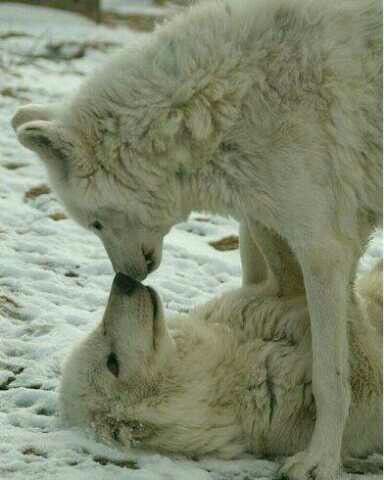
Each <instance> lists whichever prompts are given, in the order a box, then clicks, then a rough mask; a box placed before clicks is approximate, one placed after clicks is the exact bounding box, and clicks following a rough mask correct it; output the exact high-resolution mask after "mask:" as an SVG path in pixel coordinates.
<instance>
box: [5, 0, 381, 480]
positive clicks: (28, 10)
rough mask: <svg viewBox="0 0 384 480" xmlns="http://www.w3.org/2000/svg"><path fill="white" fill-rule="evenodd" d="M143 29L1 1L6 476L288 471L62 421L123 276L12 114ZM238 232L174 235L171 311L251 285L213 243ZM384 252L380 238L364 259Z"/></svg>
mask: <svg viewBox="0 0 384 480" xmlns="http://www.w3.org/2000/svg"><path fill="white" fill-rule="evenodd" d="M112 3H113V2H112V1H109V4H112ZM117 3H123V2H116V4H117ZM135 3H136V5H137V4H138V2H135ZM146 3H147V4H149V3H150V2H146ZM157 8H159V7H157ZM151 13H152V12H151ZM140 35H143V34H138V33H135V34H134V33H132V32H131V31H129V30H128V29H126V28H123V27H115V28H112V27H109V28H108V27H106V26H95V25H94V24H92V23H91V22H89V21H88V20H86V19H84V18H82V17H79V16H75V15H72V14H68V13H63V12H59V11H50V10H47V9H42V8H37V7H34V8H33V7H26V6H15V5H11V4H0V112H1V116H0V478H1V479H2V480H6V479H12V480H26V479H28V480H34V479H52V480H53V479H54V480H61V479H62V480H64V479H65V480H69V479H70V480H80V479H85V480H86V479H93V480H98V479H100V480H109V479H111V480H112V479H113V480H118V479H123V478H124V479H127V480H136V479H137V480H160V479H175V480H176V479H177V480H214V479H223V480H225V479H228V480H229V479H231V480H232V479H236V480H246V479H248V480H250V479H260V480H261V479H264V480H266V479H271V478H273V476H274V473H275V471H276V468H277V466H276V465H275V464H274V463H271V462H267V461H260V460H255V459H253V458H251V457H248V458H244V459H241V460H238V461H234V462H223V461H218V460H215V459H212V458H211V459H205V460H203V461H200V462H194V461H191V460H188V459H184V458H180V457H167V456H161V455H158V454H148V453H138V452H137V451H132V452H131V453H130V454H129V455H127V454H122V453H120V452H118V451H116V450H112V449H110V448H107V447H106V446H104V445H102V444H100V443H97V442H96V441H95V440H93V439H92V438H91V437H90V436H87V435H86V434H85V433H84V432H79V431H72V430H64V429H63V428H62V427H61V426H60V424H59V422H58V418H57V393H56V388H57V386H58V383H59V377H60V365H61V363H62V361H63V359H64V358H65V356H66V354H67V352H68V350H69V349H70V348H71V347H72V345H73V344H74V342H76V341H77V340H78V339H79V338H81V337H82V336H84V335H85V334H86V333H87V332H88V331H89V330H90V329H92V328H93V327H94V325H95V324H96V322H98V321H99V320H100V318H101V316H102V312H103V309H104V306H105V303H106V299H107V295H108V291H109V288H110V284H111V281H112V276H113V274H112V269H111V266H110V263H109V261H108V259H107V257H106V254H105V253H104V250H103V247H102V245H101V244H100V243H99V241H98V239H97V238H96V237H95V236H94V235H92V234H90V233H87V232H85V231H84V230H82V229H80V227H78V226H77V225H76V224H75V223H74V222H72V221H71V220H70V219H67V218H66V216H65V214H64V212H63V209H62V207H61V206H60V204H59V203H58V202H57V200H56V198H55V196H54V195H53V194H52V193H51V192H50V190H49V188H47V187H46V176H45V170H44V168H43V166H42V165H41V163H40V162H39V161H38V160H37V159H36V158H35V156H34V155H33V154H32V153H30V152H28V151H27V150H25V149H23V148H22V147H21V146H19V145H18V144H17V142H16V140H15V136H14V134H13V132H12V130H11V127H10V124H9V122H10V118H11V117H12V114H13V112H14V111H15V109H16V108H17V107H18V106H19V105H21V104H24V103H27V102H41V103H46V102H49V101H55V100H58V99H61V98H62V97H63V96H64V95H66V94H68V93H70V92H71V91H73V89H74V88H76V86H77V85H78V84H79V83H80V81H81V80H82V78H83V77H84V76H85V75H86V74H87V73H88V72H89V71H90V70H92V69H93V68H94V67H95V66H96V65H97V64H98V63H99V62H101V61H103V59H104V58H105V57H106V56H107V55H109V54H110V53H111V52H112V51H113V50H115V49H116V48H118V47H119V46H120V45H123V44H127V43H129V42H134V41H140ZM236 233H237V225H236V223H235V222H234V221H232V220H228V219H223V218H220V217H212V216H207V215H203V214H195V215H193V216H192V217H191V219H190V220H189V221H188V222H186V223H185V224H182V225H179V226H177V227H176V228H175V229H174V230H173V231H172V232H171V233H170V234H169V236H168V237H167V239H166V242H165V255H164V260H163V263H162V266H161V269H160V270H159V271H158V272H156V273H155V274H154V275H152V276H151V278H150V283H151V284H153V285H154V286H155V287H156V288H157V289H158V290H159V292H160V294H161V295H162V298H163V301H164V303H165V305H166V308H167V310H168V311H188V310H189V309H190V308H191V307H192V306H193V305H195V304H197V303H202V302H205V301H206V300H208V299H210V298H212V297H213V296H214V295H216V294H218V293H220V292H222V291H223V290H225V289H230V288H234V287H236V286H238V285H239V284H240V261H239V255H238V251H237V250H233V251H225V252H219V251H217V250H215V249H214V248H212V247H211V246H210V245H209V242H211V241H213V240H218V239H221V238H223V237H227V236H229V235H233V234H236ZM380 251H381V243H380V241H379V240H377V241H376V243H375V244H373V245H372V247H371V251H370V255H369V256H368V257H366V258H365V262H364V264H363V268H370V264H371V263H372V262H373V261H374V257H377V256H379V255H380ZM357 478H364V479H368V478H369V479H376V478H377V479H378V478H381V477H379V476H366V477H357Z"/></svg>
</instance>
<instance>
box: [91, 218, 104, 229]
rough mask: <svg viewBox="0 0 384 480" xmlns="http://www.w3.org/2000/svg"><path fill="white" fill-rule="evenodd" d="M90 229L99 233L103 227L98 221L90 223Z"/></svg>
mask: <svg viewBox="0 0 384 480" xmlns="http://www.w3.org/2000/svg"><path fill="white" fill-rule="evenodd" d="M92 227H93V228H94V229H95V230H99V231H100V230H102V229H103V225H102V224H101V223H100V222H99V221H98V220H96V221H95V222H93V223H92Z"/></svg>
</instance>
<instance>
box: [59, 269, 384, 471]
mask: <svg viewBox="0 0 384 480" xmlns="http://www.w3.org/2000/svg"><path fill="white" fill-rule="evenodd" d="M256 292H257V290H256V289H255V288H254V287H243V288H242V289H240V290H239V291H236V292H233V293H228V294H225V295H224V296H223V297H222V298H220V299H216V300H213V301H211V302H210V303H208V304H207V305H205V306H202V307H200V308H198V309H197V310H196V311H194V312H193V313H191V314H190V315H188V316H176V317H174V318H172V319H170V320H168V321H166V320H165V319H164V316H163V311H162V307H161V303H160V300H159V297H158V296H157V295H156V293H155V292H154V291H153V290H152V289H150V288H149V287H144V286H143V285H142V284H141V283H139V282H136V281H135V280H132V279H131V278H130V277H126V276H124V275H122V274H118V275H117V276H116V277H115V280H114V282H113V286H112V291H111V294H110V298H109V303H108V306H107V309H106V312H105V315H104V318H103V321H102V322H101V323H100V324H99V325H98V326H97V327H96V328H95V329H94V331H93V332H91V333H90V334H89V335H88V337H87V338H85V339H84V340H83V341H82V342H81V343H80V344H79V345H78V346H77V347H76V348H75V349H74V350H73V351H72V353H71V354H70V356H69V358H68V360H67V362H66V364H65V367H64V371H63V378H62V383H61V390H60V406H61V413H62V415H63V417H64V418H65V419H66V421H67V422H69V423H70V424H72V425H76V426H81V427H87V428H91V429H92V430H94V431H96V433H97V434H98V436H99V437H100V438H101V439H102V440H104V441H106V442H108V443H111V442H112V443H113V444H115V445H116V446H120V448H129V447H130V446H140V447H141V448H151V449H157V450H161V451H166V452H178V453H182V454H186V455H192V456H200V455H204V454H209V453H213V454H215V455H218V456H221V457H224V458H234V457H236V456H237V455H239V454H241V453H242V452H252V453H254V454H256V455H257V456H262V457H276V456H286V455H291V454H294V453H296V452H298V451H300V450H302V449H303V448H305V445H306V444H307V443H308V441H309V440H310V437H311V434H312V431H313V428H314V422H315V417H316V408H315V402H314V398H313V393H312V382H311V377H312V373H311V372H312V368H311V363H312V362H311V358H312V354H311V338H310V337H311V335H310V323H309V316H308V310H307V307H306V303H305V300H304V298H303V297H292V298H290V299H279V298H277V297H268V296H264V297H258V296H257V294H256ZM356 293H357V295H356V297H355V299H354V301H356V302H357V303H358V307H359V312H360V313H359V314H358V315H357V314H356V312H357V310H356V309H353V310H350V312H349V317H348V330H349V343H350V351H351V356H350V365H351V383H352V404H351V409H350V411H349V417H348V420H347V425H346V430H345V435H344V439H343V449H342V452H343V460H344V463H345V465H346V467H348V468H349V469H353V470H354V471H360V472H365V471H373V468H372V467H376V469H379V468H380V466H381V465H380V463H377V465H376V466H375V465H374V464H371V463H369V462H368V463H366V464H365V461H364V460H363V459H362V458H364V457H366V456H367V455H370V454H372V453H373V452H377V451H380V450H381V441H382V434H381V425H382V418H381V408H382V381H381V378H382V366H381V355H380V344H381V341H380V338H379V336H380V335H379V333H378V330H379V325H381V321H382V304H381V301H382V286H381V273H380V271H379V268H376V269H375V270H373V271H372V272H371V273H369V274H367V275H365V276H364V277H362V278H361V280H360V283H359V284H358V286H357V292H356Z"/></svg>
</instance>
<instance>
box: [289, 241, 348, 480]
mask: <svg viewBox="0 0 384 480" xmlns="http://www.w3.org/2000/svg"><path fill="white" fill-rule="evenodd" d="M296 252H297V255H298V258H299V261H300V263H301V265H302V270H303V274H304V281H305V287H306V292H307V301H308V306H309V312H310V318H311V334H312V352H313V353H312V355H313V358H312V386H313V392H314V396H315V401H316V423H315V428H314V431H313V434H312V439H311V442H310V445H309V446H308V448H307V449H306V450H305V451H304V452H300V453H298V454H297V455H295V456H293V457H291V458H289V459H288V460H287V462H286V463H285V465H284V466H283V468H282V470H281V473H282V474H283V475H285V477H286V478H289V479H290V480H307V479H309V478H310V479H314V480H335V479H338V478H339V477H340V474H341V460H340V459H341V446H342V438H343V432H344V427H345V422H346V419H347V416H348V410H349V405H350V385H349V369H348V338H347V304H348V301H349V298H350V294H351V291H350V288H351V287H350V285H351V284H350V280H351V278H352V275H353V273H354V268H355V265H356V261H357V258H356V252H355V250H354V249H353V248H351V244H350V243H349V244H348V241H345V242H340V240H339V239H338V240H335V239H334V238H324V237H323V238H322V239H321V241H320V242H319V243H318V246H316V247H313V248H311V247H310V248H308V246H305V247H304V248H302V249H296Z"/></svg>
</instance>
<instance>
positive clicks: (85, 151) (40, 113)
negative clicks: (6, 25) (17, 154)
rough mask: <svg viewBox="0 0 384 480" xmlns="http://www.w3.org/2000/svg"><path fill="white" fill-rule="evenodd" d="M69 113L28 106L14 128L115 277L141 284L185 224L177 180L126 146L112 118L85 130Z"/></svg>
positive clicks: (16, 118)
mask: <svg viewBox="0 0 384 480" xmlns="http://www.w3.org/2000/svg"><path fill="white" fill-rule="evenodd" d="M69 112H70V109H68V108H66V107H64V106H63V105H52V106H49V107H43V106H40V105H29V106H26V107H22V108H20V109H19V110H18V111H17V113H16V115H15V116H14V118H13V127H14V129H15V130H16V132H17V137H18V140H19V141H20V143H21V144H22V145H24V146H25V147H27V148H29V149H30V150H32V151H34V152H36V153H37V154H38V155H39V157H40V158H41V159H42V160H43V161H44V163H45V165H46V167H47V169H48V174H49V178H50V183H51V185H52V187H53V188H54V190H55V191H56V193H57V194H58V196H59V198H60V199H61V201H62V202H63V203H64V205H65V207H66V209H67V211H68V213H69V214H70V215H71V216H72V217H73V218H74V219H75V220H76V221H77V222H78V223H79V224H80V225H82V226H83V227H85V228H87V229H89V230H92V231H93V232H94V233H95V234H96V235H97V236H98V237H99V238H100V239H101V240H102V242H103V244H104V247H105V249H106V251H107V253H108V255H109V257H110V259H111V261H112V265H113V267H114V269H115V271H116V272H123V273H126V274H129V275H130V276H132V277H134V278H136V279H139V280H141V279H143V278H145V276H146V275H147V274H148V273H149V272H151V271H153V270H154V269H156V268H157V267H158V265H159V264H160V261H161V256H162V242H163V237H164V235H165V234H166V233H167V232H168V231H169V229H170V228H171V227H172V225H174V224H175V223H177V222H178V221H180V220H181V219H183V218H185V216H184V214H183V213H182V212H181V210H180V208H179V205H178V193H177V190H176V177H177V175H173V174H172V172H169V171H164V170H163V169H162V168H161V166H160V165H159V162H157V163H156V162H155V161H151V158H150V159H149V161H148V157H150V155H148V154H146V152H143V151H139V150H138V149H135V148H133V147H132V145H130V144H129V143H128V142H127V141H123V140H121V138H120V130H119V128H120V127H119V126H117V125H116V123H115V121H114V120H112V119H111V118H109V117H108V118H106V119H105V121H104V120H103V121H100V122H98V121H96V118H95V115H92V121H90V120H89V118H87V119H86V120H84V122H82V120H79V119H78V118H74V117H75V115H71V114H70V113H69ZM160 163H161V162H160Z"/></svg>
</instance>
